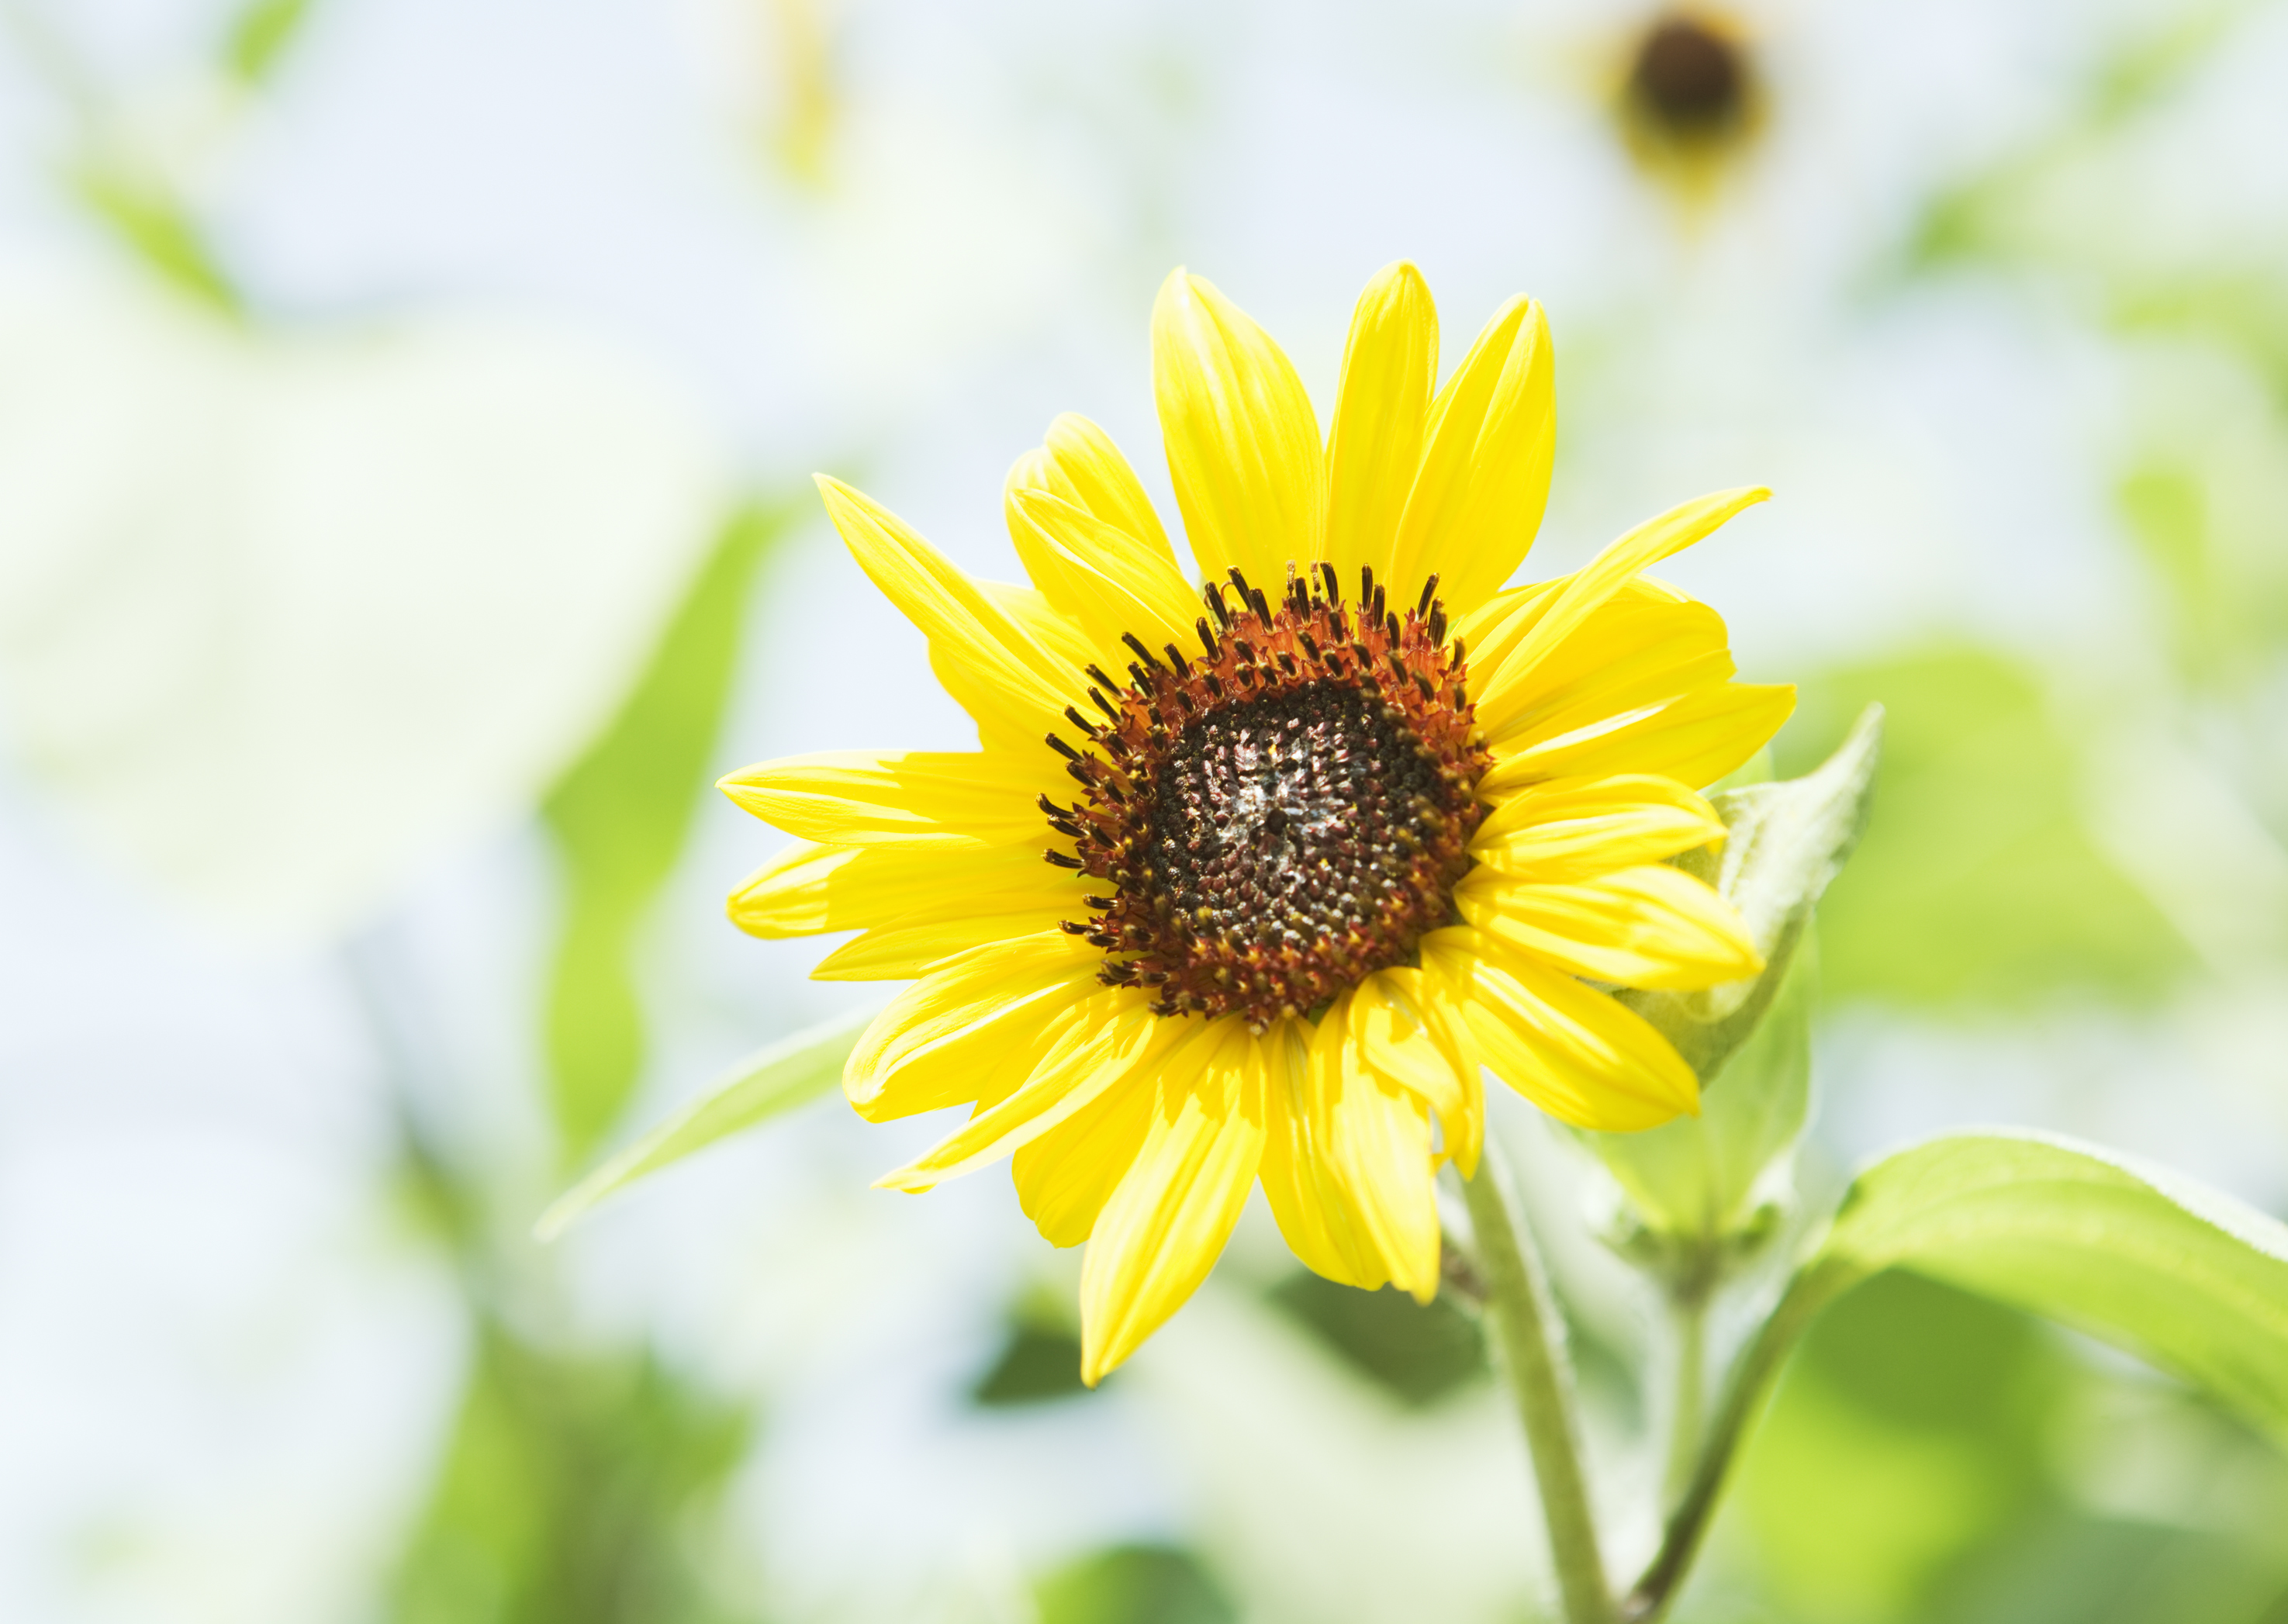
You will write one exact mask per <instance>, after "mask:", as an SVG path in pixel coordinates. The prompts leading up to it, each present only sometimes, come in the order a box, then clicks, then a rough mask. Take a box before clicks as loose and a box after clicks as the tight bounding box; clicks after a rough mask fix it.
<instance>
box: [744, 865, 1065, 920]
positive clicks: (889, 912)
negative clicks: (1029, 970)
mask: <svg viewBox="0 0 2288 1624" xmlns="http://www.w3.org/2000/svg"><path fill="white" fill-rule="evenodd" d="M1044 844H1045V842H1044ZM1087 884H1088V883H1087V882H1085V881H1084V880H1083V879H1082V878H1081V876H1079V875H1076V874H1074V873H1073V872H1072V871H1071V870H1069V869H1066V868H1056V867H1051V866H1050V865H1049V864H1047V863H1045V862H1043V861H1042V860H1041V853H1040V852H1039V851H1038V850H1036V849H1035V848H1034V847H1032V846H1029V845H1024V844H1015V845H1003V846H974V847H970V848H967V849H965V850H961V851H948V850H944V849H941V848H937V847H933V846H929V845H926V844H925V845H911V844H892V845H886V846H822V845H820V844H817V843H816V842H814V841H798V842H797V843H796V844H793V845H791V846H789V847H788V848H787V849H786V850H785V851H783V852H780V853H779V854H778V855H777V856H776V857H775V858H773V859H772V860H770V861H769V862H767V863H765V864H764V865H763V866H762V867H759V868H758V869H756V870H755V872H754V873H752V874H751V875H748V876H747V877H746V878H745V879H744V880H743V881H741V882H740V884H739V889H738V890H736V891H733V892H732V893H731V900H730V908H729V912H730V915H731V923H734V924H735V925H737V926H738V927H739V928H740V929H741V930H742V931H746V932H747V933H748V934H749V935H750V936H761V937H785V936H814V935H816V934H817V933H818V932H820V931H853V930H859V929H862V928H864V927H867V926H870V925H879V924H887V923H890V922H891V921H892V920H894V919H902V918H904V917H906V916H907V915H911V914H913V913H914V912H915V907H914V899H916V898H917V897H920V896H927V895H930V894H932V893H933V892H934V893H936V894H938V895H939V896H941V898H946V899H958V900H957V901H951V902H948V903H946V904H944V906H949V907H955V906H960V905H962V904H965V901H966V899H968V898H971V897H977V896H989V897H1005V896H1023V897H1028V898H1030V899H1032V900H1033V901H1035V902H1037V904H1038V905H1039V906H1040V907H1059V906H1064V907H1071V908H1074V909H1076V910H1077V909H1080V908H1081V900H1080V899H1081V897H1082V895H1083V894H1084V892H1085V891H1086V889H1087ZM1080 916H1081V915H1080V913H1079V912H1075V913H1074V914H1073V915H1071V917H1073V918H1076V919H1077V918H1079V917H1080Z"/></svg>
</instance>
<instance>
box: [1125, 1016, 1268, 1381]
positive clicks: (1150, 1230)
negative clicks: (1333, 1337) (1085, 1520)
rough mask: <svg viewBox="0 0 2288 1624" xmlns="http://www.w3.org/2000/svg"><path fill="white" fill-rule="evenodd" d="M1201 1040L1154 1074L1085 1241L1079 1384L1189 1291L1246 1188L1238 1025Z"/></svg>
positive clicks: (1248, 1123)
mask: <svg viewBox="0 0 2288 1624" xmlns="http://www.w3.org/2000/svg"><path fill="white" fill-rule="evenodd" d="M1209 1032H1210V1034H1209V1035H1208V1036H1206V1037H1204V1038H1203V1039H1202V1040H1201V1041H1199V1042H1196V1043H1195V1044H1194V1045H1192V1046H1190V1048H1189V1049H1188V1050H1186V1053H1185V1055H1184V1056H1179V1057H1178V1058H1176V1059H1175V1060H1173V1061H1172V1062H1171V1063H1170V1064H1169V1065H1168V1066H1166V1067H1165V1068H1164V1070H1163V1071H1162V1073H1161V1074H1160V1081H1159V1088H1158V1090H1157V1094H1156V1098H1155V1099H1154V1101H1153V1109H1152V1113H1151V1118H1150V1121H1149V1124H1148V1127H1147V1129H1146V1130H1145V1135H1144V1143H1143V1145H1142V1146H1141V1148H1140V1150H1139V1151H1138V1152H1137V1155H1136V1160H1135V1161H1134V1163H1133V1164H1132V1165H1131V1166H1130V1168H1129V1169H1128V1173H1127V1176H1125V1177H1124V1178H1123V1179H1122V1180H1121V1181H1120V1184H1119V1187H1118V1188H1117V1189H1116V1190H1115V1191H1114V1192H1113V1194H1112V1199H1111V1200H1108V1201H1107V1202H1106V1203H1105V1204H1104V1209H1103V1210H1102V1211H1101V1212H1100V1213H1099V1214H1098V1215H1097V1219H1096V1228H1095V1232H1094V1233H1093V1234H1092V1235H1091V1236H1090V1237H1089V1243H1088V1257H1087V1261H1086V1262H1085V1263H1084V1264H1082V1266H1081V1277H1080V1311H1081V1379H1082V1380H1083V1381H1084V1382H1087V1383H1088V1384H1089V1385H1090V1386H1092V1387H1093V1386H1095V1385H1096V1383H1097V1382H1100V1381H1102V1380H1103V1379H1104V1377H1105V1375H1106V1374H1107V1373H1108V1372H1109V1371H1111V1370H1113V1369H1114V1368H1116V1367H1118V1366H1119V1365H1120V1363H1121V1362H1122V1361H1123V1360H1124V1359H1127V1358H1128V1356H1129V1355H1130V1354H1132V1353H1133V1352H1134V1351H1136V1350H1137V1348H1138V1347H1140V1345H1141V1344H1142V1343H1143V1341H1144V1339H1145V1338H1146V1337H1148V1336H1149V1335H1151V1334H1152V1333H1153V1332H1154V1331H1156V1330H1158V1329H1159V1328H1160V1327H1161V1326H1162V1325H1163V1324H1164V1322H1165V1321H1166V1320H1167V1319H1168V1317H1169V1316H1170V1315H1171V1314H1172V1313H1174V1312H1175V1311H1176V1310H1178V1309H1179V1308H1180V1307H1182V1306H1183V1304H1184V1302H1185V1300H1186V1299H1187V1298H1188V1297H1189V1296H1190V1295H1192V1293H1193V1292H1194V1291H1196V1290H1197V1289H1198V1288H1199V1284H1200V1282H1201V1281H1202V1280H1204V1279H1206V1278H1207V1276H1208V1271H1209V1270H1211V1269H1212V1268H1213V1267H1214V1266H1215V1261H1216V1259H1217V1257H1218V1256H1220V1255H1221V1254H1222V1251H1223V1247H1224V1242H1225V1241H1226V1240H1228V1239H1229V1238H1230V1236H1231V1231H1232V1225H1233V1224H1236V1223H1237V1222H1238V1221H1239V1214H1240V1208H1242V1207H1243V1206H1244V1205H1245V1204H1246V1201H1247V1192H1248V1187H1249V1186H1250V1185H1251V1184H1253V1183H1254V1182H1255V1170H1256V1167H1257V1165H1258V1163H1259V1161H1260V1160H1261V1158H1262V1154H1263V1097H1262V1094H1261V1092H1260V1090H1259V1089H1258V1088H1256V1087H1254V1086H1252V1085H1254V1084H1255V1083H1256V1081H1257V1079H1258V1073H1256V1072H1255V1071H1254V1070H1253V1069H1252V1068H1251V1067H1250V1066H1248V1065H1247V1061H1246V1057H1247V1052H1248V1050H1249V1048H1250V1047H1251V1042H1250V1039H1249V1037H1248V1034H1247V1029H1246V1027H1245V1026H1243V1025H1242V1024H1241V1023H1240V1022H1238V1021H1236V1020H1222V1021H1218V1022H1215V1023H1213V1024H1212V1026H1211V1027H1210V1029H1209ZM1195 1053H1196V1054H1198V1055H1199V1057H1200V1058H1199V1059H1198V1060H1197V1061H1196V1062H1194V1063H1193V1064H1190V1065H1186V1064H1184V1060H1185V1058H1187V1057H1188V1056H1189V1055H1191V1054H1195Z"/></svg>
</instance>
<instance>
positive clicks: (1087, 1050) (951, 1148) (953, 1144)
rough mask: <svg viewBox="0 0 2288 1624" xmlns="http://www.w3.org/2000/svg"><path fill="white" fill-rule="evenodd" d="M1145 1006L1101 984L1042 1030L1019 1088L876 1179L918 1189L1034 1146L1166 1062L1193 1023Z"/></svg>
mask: <svg viewBox="0 0 2288 1624" xmlns="http://www.w3.org/2000/svg"><path fill="white" fill-rule="evenodd" d="M1093 969H1094V966H1093V964H1092V966H1091V970H1092V973H1093ZM1149 1003H1150V1000H1149V998H1148V995H1147V994H1145V993H1143V992H1142V991H1141V990H1140V989H1138V988H1135V987H1102V988H1100V989H1099V990H1097V991H1095V992H1093V993H1091V994H1089V995H1088V996H1087V997H1085V998H1082V999H1079V1000H1076V1001H1075V1002H1071V1003H1069V1004H1068V1005H1067V1006H1066V1007H1065V1008H1063V1009H1061V1010H1059V1011H1058V1012H1057V1014H1056V1015H1055V1017H1054V1018H1053V1019H1051V1020H1050V1021H1049V1022H1048V1023H1047V1024H1046V1025H1045V1026H1044V1027H1043V1028H1042V1029H1041V1032H1040V1034H1039V1037H1038V1039H1037V1047H1038V1050H1039V1052H1040V1055H1041V1059H1040V1062H1039V1064H1037V1066H1034V1068H1033V1069H1032V1071H1031V1073H1029V1075H1028V1076H1027V1077H1026V1079H1025V1081H1024V1084H1023V1086H1021V1088H1019V1089H1016V1090H1015V1091H1014V1092H1013V1093H1011V1094H1010V1095H1008V1096H1007V1097H1005V1098H1003V1099H1000V1100H997V1101H996V1102H995V1103H994V1104H993V1105H990V1106H989V1107H987V1108H986V1109H985V1110H982V1111H981V1112H979V1113H977V1114H976V1115H975V1116H973V1117H972V1118H970V1120H969V1121H968V1122H967V1123H965V1125H964V1126H963V1127H962V1128H961V1129H960V1130H959V1131H957V1132H956V1133H953V1134H951V1135H949V1136H948V1137H946V1138H945V1139H943V1140H941V1142H940V1143H938V1144H937V1145H933V1146H932V1147H931V1148H930V1149H929V1150H928V1151H927V1152H926V1153H924V1154H922V1155H920V1156H917V1157H916V1158H915V1159H914V1160H913V1161H910V1162H908V1163H907V1164H906V1165H905V1166H904V1167H902V1168H895V1169H894V1170H893V1171H891V1172H888V1173H885V1174H884V1175H883V1176H881V1177H879V1178H878V1179H876V1180H875V1181H874V1183H875V1184H876V1185H877V1186H878V1187H879V1188H883V1189H889V1190H908V1191H922V1190H927V1189H931V1188H933V1186H935V1185H938V1184H943V1183H944V1182H945V1181H946V1180H947V1179H949V1178H958V1177H960V1176H962V1175H963V1174H964V1173H968V1172H973V1171H974V1170H975V1169H977V1168H981V1167H982V1166H984V1165H985V1164H986V1163H987V1162H989V1161H998V1160H999V1159H1000V1158H1001V1157H1003V1156H1006V1155H1008V1154H1009V1153H1011V1152H1013V1151H1016V1150H1020V1149H1022V1148H1023V1147H1024V1146H1025V1145H1029V1144H1031V1143H1032V1142H1033V1141H1034V1140H1035V1139H1037V1138H1039V1137H1041V1136H1042V1135H1043V1134H1045V1133H1046V1132H1048V1131H1049V1130H1050V1129H1053V1128H1054V1127H1055V1126H1056V1125H1057V1124H1058V1123H1060V1122H1061V1121H1065V1120H1066V1119H1067V1118H1069V1117H1070V1116H1071V1115H1072V1114H1073V1113H1075V1112H1076V1111H1079V1110H1081V1109H1082V1108H1083V1107H1084V1106H1086V1105H1088V1104H1089V1103H1090V1102H1091V1101H1092V1100H1094V1099H1095V1098H1096V1097H1098V1096H1100V1095H1101V1094H1102V1093H1103V1092H1104V1091H1105V1090H1106V1089H1108V1088H1110V1087H1112V1086H1113V1085H1114V1084H1115V1083H1116V1082H1118V1081H1120V1080H1121V1079H1122V1078H1123V1077H1125V1076H1127V1075H1128V1074H1129V1073H1131V1072H1132V1071H1135V1070H1137V1069H1139V1068H1142V1067H1151V1066H1159V1065H1161V1064H1163V1063H1164V1059H1165V1058H1166V1057H1167V1056H1168V1055H1169V1054H1170V1053H1171V1052H1172V1050H1174V1049H1176V1048H1177V1047H1178V1046H1179V1044H1180V1042H1182V1041H1183V1039H1184V1038H1186V1037H1187V1036H1189V1035H1192V1034H1196V1032H1197V1031H1198V1027H1197V1026H1196V1025H1193V1024H1190V1023H1187V1022H1183V1021H1179V1020H1174V1019H1171V1018H1167V1017H1164V1016H1158V1015H1155V1014H1153V1013H1152V1012H1151V1010H1150V1008H1149Z"/></svg>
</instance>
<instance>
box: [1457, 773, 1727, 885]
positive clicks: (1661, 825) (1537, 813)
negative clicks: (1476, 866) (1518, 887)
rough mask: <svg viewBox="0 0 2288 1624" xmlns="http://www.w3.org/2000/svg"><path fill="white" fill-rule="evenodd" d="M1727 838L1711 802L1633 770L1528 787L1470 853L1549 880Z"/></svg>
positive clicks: (1504, 805) (1504, 806) (1498, 811)
mask: <svg viewBox="0 0 2288 1624" xmlns="http://www.w3.org/2000/svg"><path fill="white" fill-rule="evenodd" d="M1723 838H1724V820H1722V819H1720V818H1719V817H1718V816H1717V815H1716V809H1715V808H1714V807H1712V806H1711V805H1709V804H1708V803H1707V802H1706V801H1704V800H1703V799H1701V797H1700V796H1696V795H1695V794H1694V793H1693V792H1692V791H1691V790H1689V789H1687V788H1685V787H1684V786H1683V785H1682V784H1680V783H1679V782H1677V781H1676V780H1674V779H1672V778H1660V777H1656V776H1654V775H1653V774H1651V773H1643V772H1632V773H1622V774H1618V775H1617V776H1615V777H1612V778H1597V779H1582V778H1567V779H1558V780H1553V781H1552V782H1548V783H1541V784H1535V785H1533V786H1532V787H1530V788H1526V789H1522V790H1520V791H1519V792H1518V793H1517V794H1515V795H1513V796H1508V797H1507V798H1506V799H1505V800H1503V801H1501V802H1500V803H1499V804H1498V805H1496V806H1495V808H1494V809H1493V811H1492V812H1490V813H1488V814H1487V817H1486V820H1485V821H1484V822H1483V823H1482V824H1480V825H1479V826H1478V832H1477V835H1476V836H1475V837H1474V838H1473V839H1472V841H1471V842H1470V855H1471V856H1472V857H1474V858H1475V859H1477V860H1478V861H1479V862H1480V863H1482V864H1483V865H1485V866H1486V867H1490V868H1495V869H1498V870H1500V871H1501V872H1502V873H1504V874H1507V875H1514V876H1515V877H1517V878H1519V879H1521V880H1535V881H1539V882H1542V883H1553V882H1557V881H1561V880H1578V879H1585V878H1587V877H1588V876H1590V875H1598V874H1608V873H1610V872H1611V871H1612V870H1613V869H1616V868H1626V867H1632V866H1633V865H1635V864H1638V863H1654V862H1658V861H1660V860H1662V859H1664V858H1670V857H1674V856H1675V855H1676V854H1677V853H1678V852H1689V851H1691V850H1692V849H1693V848H1695V847H1696V846H1704V845H1707V844H1711V843H1712V842H1715V841H1719V840H1721V839H1723Z"/></svg>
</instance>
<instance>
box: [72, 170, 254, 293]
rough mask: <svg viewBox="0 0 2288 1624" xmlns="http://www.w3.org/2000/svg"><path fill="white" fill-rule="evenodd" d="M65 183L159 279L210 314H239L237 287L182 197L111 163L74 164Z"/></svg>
mask: <svg viewBox="0 0 2288 1624" xmlns="http://www.w3.org/2000/svg"><path fill="white" fill-rule="evenodd" d="M70 179H71V181H72V185H73V188H74V190H75V191H76V192H77V193H78V194H79V196H80V200H81V201H82V202H84V203H85V204H86V205H87V207H88V210H89V211H90V212H91V213H92V214H93V215H94V216H95V217H96V218H98V219H99V220H100V221H102V222H103V223H104V224H105V225H106V226H109V227H110V228H111V231H112V234H113V235H114V236H115V237H116V238H117V239H118V240H119V242H122V243H123V244H124V245H125V246H126V247H127V248H128V249H130V250H132V251H133V253H134V254H135V256H136V257H138V258H139V259H140V260H141V261H142V263H143V265H144V266H145V268H146V269H147V270H150V271H153V272H155V273H157V274H158V276H159V279H160V280H161V281H163V282H165V283H166V284H167V285H168V286H169V287H171V288H172V289H174V290H175V291H176V292H178V293H187V294H188V295H190V296H191V297H193V298H194V299H196V300H197V301H198V302H199V303H200V304H202V305H205V306H207V308H208V309H209V310H210V311H211V312H213V313H219V314H222V315H226V316H231V317H238V316H242V315H243V314H244V313H245V306H244V304H243V302H242V300H241V299H240V297H239V295H238V289H236V288H235V287H234V285H233V284H232V282H231V280H230V278H229V276H228V275H227V274H226V273H225V272H224V270H223V268H222V265H221V263H220V262H219V261H218V260H217V259H216V257H215V256H214V251H213V250H212V249H211V247H210V246H209V244H208V242H207V240H206V234H205V233H204V232H203V230H201V229H200V227H199V225H198V223H197V221H195V219H193V218H191V215H190V213H189V211H188V210H187V208H186V207H185V205H184V203H183V201H182V199H180V198H179V197H177V196H175V195H174V194H172V193H171V192H169V191H168V190H166V189H165V188H164V187H163V186H160V185H159V184H157V183H156V182H155V180H153V179H152V178H149V177H147V176H142V175H139V174H136V173H133V172H131V171H130V170H124V169H122V168H120V167H118V166H116V165H113V164H107V163H101V162H87V163H83V164H81V165H78V166H76V167H75V168H74V169H73V170H71V171H70Z"/></svg>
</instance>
